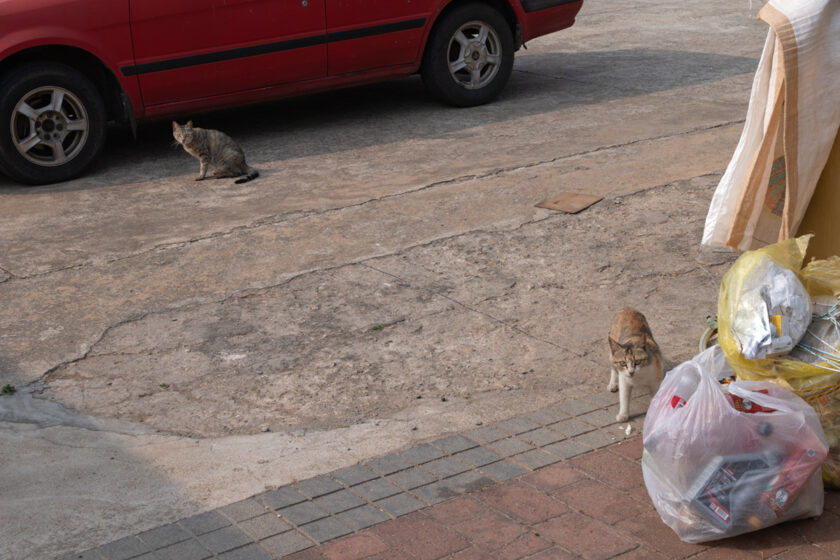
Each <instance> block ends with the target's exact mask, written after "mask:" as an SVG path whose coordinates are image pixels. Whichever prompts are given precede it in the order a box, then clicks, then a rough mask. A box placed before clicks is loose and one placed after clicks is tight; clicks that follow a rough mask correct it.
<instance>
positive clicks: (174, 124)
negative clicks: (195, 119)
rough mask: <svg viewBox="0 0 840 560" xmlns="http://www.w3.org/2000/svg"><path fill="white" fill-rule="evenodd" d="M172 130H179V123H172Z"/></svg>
mask: <svg viewBox="0 0 840 560" xmlns="http://www.w3.org/2000/svg"><path fill="white" fill-rule="evenodd" d="M172 130H178V123H176V122H175V121H172Z"/></svg>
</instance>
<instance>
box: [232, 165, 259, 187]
mask: <svg viewBox="0 0 840 560" xmlns="http://www.w3.org/2000/svg"><path fill="white" fill-rule="evenodd" d="M259 176H260V172H259V171H257V170H256V169H254V168H253V167H251V166H250V165H249V166H248V170H247V172H246V173H245V176H244V177H241V178H239V179H237V180H236V181H234V183H247V182H248V181H251V180H253V179H256V178H257V177H259Z"/></svg>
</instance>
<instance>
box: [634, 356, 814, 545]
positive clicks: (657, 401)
mask: <svg viewBox="0 0 840 560" xmlns="http://www.w3.org/2000/svg"><path fill="white" fill-rule="evenodd" d="M731 375H732V370H731V369H730V368H729V366H728V365H727V364H726V360H725V359H724V356H723V352H722V351H721V350H720V347H719V346H713V347H712V348H709V349H708V350H706V351H704V352H702V353H701V354H699V355H697V356H695V357H694V358H693V359H692V360H690V361H688V362H685V363H683V364H681V365H679V366H677V367H676V368H674V369H673V370H671V371H670V372H668V374H667V376H666V377H665V379H664V380H663V381H662V384H661V385H660V386H659V390H658V391H657V392H656V395H655V396H654V397H653V400H652V402H651V404H650V407H649V409H648V412H647V416H646V418H645V425H644V435H643V442H644V448H645V449H644V455H643V457H642V472H643V474H644V478H645V485H646V486H647V490H648V494H649V495H650V497H651V500H653V505H654V506H655V507H656V510H657V511H658V512H659V515H660V517H662V520H663V521H664V522H665V523H666V524H667V525H668V526H669V527H671V528H672V529H673V530H674V531H675V532H676V533H677V535H678V536H679V538H680V539H682V540H683V541H686V542H691V543H698V542H705V541H711V540H716V539H721V538H724V537H732V536H735V535H739V534H741V533H746V532H749V531H754V530H757V529H761V528H763V527H768V526H770V525H775V524H776V523H781V522H783V521H789V520H792V519H799V518H804V517H815V516H818V515H820V514H821V513H822V510H823V485H822V479H821V476H820V463H822V461H823V459H825V456H826V454H827V453H828V443H827V441H826V438H825V434H824V433H823V430H822V427H821V426H820V421H819V418H818V417H817V414H816V412H815V411H814V409H813V408H811V407H810V406H809V405H808V404H807V403H806V402H805V401H803V400H802V399H801V398H799V397H797V396H796V395H795V394H794V393H792V392H790V391H788V390H787V389H784V388H783V387H780V386H779V385H777V384H775V383H770V382H764V381H745V382H732V383H729V384H728V385H723V384H721V382H719V380H723V379H727V380H728V379H729V378H730V376H731Z"/></svg>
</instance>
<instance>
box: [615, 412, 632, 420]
mask: <svg viewBox="0 0 840 560" xmlns="http://www.w3.org/2000/svg"><path fill="white" fill-rule="evenodd" d="M629 418H630V416H629V415H627V414H622V413H620V412H619V413H618V414H617V415H616V417H615V421H616V422H627V420H628V419H629Z"/></svg>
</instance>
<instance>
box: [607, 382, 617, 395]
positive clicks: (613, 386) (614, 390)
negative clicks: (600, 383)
mask: <svg viewBox="0 0 840 560" xmlns="http://www.w3.org/2000/svg"><path fill="white" fill-rule="evenodd" d="M607 389H609V390H610V393H617V392H618V383H615V384H612V383H610V384H609V385H607Z"/></svg>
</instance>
